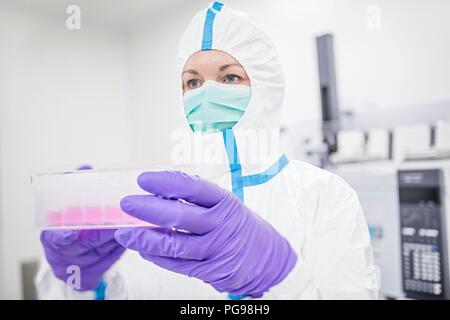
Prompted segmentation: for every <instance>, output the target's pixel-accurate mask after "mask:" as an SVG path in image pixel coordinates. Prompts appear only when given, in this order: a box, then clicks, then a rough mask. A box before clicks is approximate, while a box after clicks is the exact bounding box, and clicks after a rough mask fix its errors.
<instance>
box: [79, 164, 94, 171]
mask: <svg viewBox="0 0 450 320" xmlns="http://www.w3.org/2000/svg"><path fill="white" fill-rule="evenodd" d="M77 170H92V166H90V165H88V164H83V165H81V166H79V167H78V168H77Z"/></svg>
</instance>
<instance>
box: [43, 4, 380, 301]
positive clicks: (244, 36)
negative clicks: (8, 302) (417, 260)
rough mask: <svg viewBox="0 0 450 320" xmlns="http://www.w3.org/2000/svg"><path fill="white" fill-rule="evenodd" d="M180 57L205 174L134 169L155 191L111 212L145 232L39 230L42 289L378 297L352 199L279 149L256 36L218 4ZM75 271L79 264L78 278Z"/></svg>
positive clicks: (186, 106) (187, 113) (138, 294)
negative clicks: (206, 150)
mask: <svg viewBox="0 0 450 320" xmlns="http://www.w3.org/2000/svg"><path fill="white" fill-rule="evenodd" d="M178 60H179V65H180V76H181V78H182V82H183V88H182V89H183V109H182V110H183V118H184V119H185V122H186V128H188V130H189V131H190V133H189V142H187V143H186V142H183V144H182V147H183V148H188V149H189V146H192V145H193V143H192V142H193V141H200V142H202V143H203V142H204V141H205V139H206V140H207V141H208V145H209V146H213V147H214V148H215V149H216V150H220V151H222V152H217V154H216V155H215V156H214V157H215V162H214V163H215V165H214V166H211V168H214V169H210V170H209V171H208V174H207V176H208V180H209V181H206V180H204V179H203V178H200V177H202V174H201V173H200V177H198V176H194V175H188V174H184V173H181V172H173V171H164V172H146V173H143V174H141V175H140V176H139V178H138V184H139V186H140V187H141V188H142V189H144V190H146V191H148V192H149V193H151V194H156V195H158V196H159V197H154V196H151V195H134V196H133V195H130V196H128V197H125V198H124V199H122V201H121V208H122V210H123V211H125V212H126V213H128V214H130V215H132V216H135V217H137V218H139V219H142V220H145V221H148V222H151V223H153V224H155V225H158V226H159V227H156V228H141V227H138V228H125V229H118V230H89V231H88V230H85V231H65V232H56V231H45V232H43V233H42V234H41V241H42V244H43V248H44V252H45V257H46V259H43V262H42V266H41V269H40V271H39V273H38V276H37V278H36V284H37V287H38V291H39V296H40V297H41V298H50V299H51V298H56V299H60V298H66V299H227V298H231V299H241V298H244V297H248V298H261V297H262V298H264V299H374V298H377V297H378V280H377V272H376V270H377V269H376V267H375V266H374V265H373V261H372V250H371V244H370V239H369V233H368V228H367V224H366V221H365V218H364V213H363V211H362V209H361V206H360V203H359V200H358V197H357V195H356V193H355V192H354V191H353V190H352V189H351V188H350V187H349V186H348V185H347V184H346V183H345V182H344V181H343V180H342V179H341V178H339V177H338V176H336V175H334V174H332V173H329V172H327V171H324V170H322V169H319V168H316V167H314V166H312V165H309V164H306V163H302V162H298V161H292V160H291V161H288V159H287V158H286V156H284V155H283V154H282V153H280V152H279V149H278V144H279V136H278V134H279V121H280V120H279V119H280V112H281V105H282V100H283V94H284V77H283V73H282V68H281V65H280V62H279V60H278V57H277V55H276V52H275V48H274V46H273V44H272V43H271V41H270V40H269V39H268V38H267V36H266V35H265V34H264V33H263V32H262V31H261V30H260V29H258V28H257V27H256V26H255V25H254V24H253V23H252V22H250V21H249V20H248V19H247V18H246V16H245V15H243V14H241V13H239V12H236V11H233V10H231V9H230V8H228V7H226V6H223V5H222V4H221V3H218V2H215V3H213V4H211V5H210V7H209V8H207V9H205V10H202V11H201V12H199V13H198V14H197V15H196V16H195V17H194V18H193V20H192V21H191V23H190V24H189V26H188V28H187V30H186V32H185V33H184V35H183V38H182V39H181V42H180V46H179V53H178ZM214 148H213V149H214ZM207 164H208V163H206V164H204V165H202V166H200V167H201V168H207V167H208V166H207ZM205 170H206V169H205ZM211 171H213V174H211ZM211 182H214V183H211ZM186 202H189V203H186ZM180 229H181V230H184V231H179V230H180ZM185 231H189V232H185ZM74 265H75V266H77V267H78V268H79V269H80V271H81V280H79V281H78V282H75V286H73V282H70V281H69V280H71V273H70V272H68V270H69V269H68V267H69V266H74ZM72 280H73V279H72ZM69 282H70V283H72V285H69Z"/></svg>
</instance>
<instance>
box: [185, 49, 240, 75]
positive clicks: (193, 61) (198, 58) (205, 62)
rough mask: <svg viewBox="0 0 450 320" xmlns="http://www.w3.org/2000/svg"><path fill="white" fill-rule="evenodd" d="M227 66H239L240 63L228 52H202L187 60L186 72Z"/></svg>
mask: <svg viewBox="0 0 450 320" xmlns="http://www.w3.org/2000/svg"><path fill="white" fill-rule="evenodd" d="M225 64H239V62H238V61H237V60H236V59H235V58H233V57H232V56H231V55H229V54H228V53H226V52H223V51H219V50H202V51H197V52H195V53H193V54H192V55H191V56H190V57H189V59H188V60H187V62H186V64H185V66H184V68H183V69H184V70H187V69H196V68H202V67H214V66H217V67H220V66H222V65H225Z"/></svg>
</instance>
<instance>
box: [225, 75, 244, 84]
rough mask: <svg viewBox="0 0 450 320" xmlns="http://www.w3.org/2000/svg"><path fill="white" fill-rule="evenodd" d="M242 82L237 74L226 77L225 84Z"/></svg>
mask: <svg viewBox="0 0 450 320" xmlns="http://www.w3.org/2000/svg"><path fill="white" fill-rule="evenodd" d="M239 80H240V77H239V76H237V75H235V74H228V75H226V76H225V79H224V82H225V83H236V82H238V81H239Z"/></svg>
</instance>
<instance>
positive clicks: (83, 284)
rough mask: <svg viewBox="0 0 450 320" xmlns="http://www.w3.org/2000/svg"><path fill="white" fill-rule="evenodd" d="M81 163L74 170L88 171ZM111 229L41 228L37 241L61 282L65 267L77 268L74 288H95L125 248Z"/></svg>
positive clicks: (63, 277)
mask: <svg viewBox="0 0 450 320" xmlns="http://www.w3.org/2000/svg"><path fill="white" fill-rule="evenodd" d="M89 169H91V167H89V166H82V167H80V168H78V170H89ZM115 231H116V230H115V229H105V230H62V231H61V230H57V231H56V230H55V231H43V232H42V233H41V242H42V245H43V248H44V253H45V256H46V258H47V261H48V262H49V264H50V266H51V268H52V271H53V273H54V275H55V276H56V277H57V278H58V279H60V280H63V281H66V280H67V278H68V277H70V276H71V275H72V273H71V272H69V271H70V269H67V268H68V267H69V266H77V267H79V270H80V283H79V284H80V286H79V287H78V288H77V287H74V289H76V290H81V291H82V290H95V289H96V288H97V286H98V285H99V284H100V281H101V279H102V276H103V274H104V273H105V272H106V270H108V269H109V268H110V267H111V265H112V264H113V263H114V262H116V260H117V259H119V257H120V256H121V255H122V253H123V252H124V251H125V248H124V247H123V246H121V245H120V244H118V243H117V241H116V240H115V239H114V232H115Z"/></svg>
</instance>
